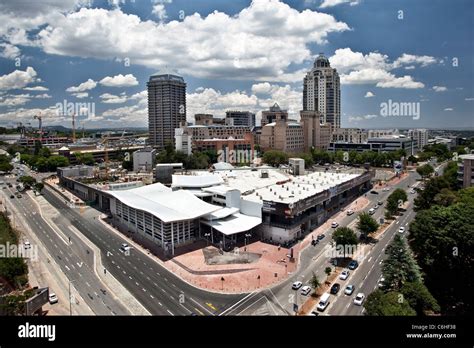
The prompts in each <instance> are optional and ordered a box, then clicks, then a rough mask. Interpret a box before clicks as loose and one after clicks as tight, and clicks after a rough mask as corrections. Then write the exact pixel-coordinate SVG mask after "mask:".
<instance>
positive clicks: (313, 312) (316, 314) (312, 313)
mask: <svg viewBox="0 0 474 348" xmlns="http://www.w3.org/2000/svg"><path fill="white" fill-rule="evenodd" d="M311 315H313V316H315V317H317V316H318V315H319V313H318V312H315V311H312V312H311Z"/></svg>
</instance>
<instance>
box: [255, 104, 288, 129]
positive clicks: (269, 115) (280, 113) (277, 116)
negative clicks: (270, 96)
mask: <svg viewBox="0 0 474 348" xmlns="http://www.w3.org/2000/svg"><path fill="white" fill-rule="evenodd" d="M278 120H283V121H287V120H288V111H286V110H282V109H281V108H280V106H279V105H278V104H277V103H275V104H273V106H271V107H270V109H269V110H265V111H262V121H261V125H262V127H263V126H265V125H267V124H269V123H272V122H275V121H278Z"/></svg>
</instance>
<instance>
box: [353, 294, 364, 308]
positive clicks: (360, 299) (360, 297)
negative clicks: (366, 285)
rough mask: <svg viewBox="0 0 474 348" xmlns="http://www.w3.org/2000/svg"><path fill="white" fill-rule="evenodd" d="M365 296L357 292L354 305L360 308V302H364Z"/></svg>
mask: <svg viewBox="0 0 474 348" xmlns="http://www.w3.org/2000/svg"><path fill="white" fill-rule="evenodd" d="M364 299H365V295H364V294H363V293H362V292H359V293H358V294H357V295H356V297H355V299H354V304H355V305H357V306H362V302H364Z"/></svg>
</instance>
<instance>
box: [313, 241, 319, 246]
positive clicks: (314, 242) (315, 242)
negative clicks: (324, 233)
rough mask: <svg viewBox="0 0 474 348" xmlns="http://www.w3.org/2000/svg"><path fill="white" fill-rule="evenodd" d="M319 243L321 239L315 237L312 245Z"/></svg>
mask: <svg viewBox="0 0 474 348" xmlns="http://www.w3.org/2000/svg"><path fill="white" fill-rule="evenodd" d="M318 243H319V240H318V239H313V240H312V241H311V245H312V246H315V245H316V244H318Z"/></svg>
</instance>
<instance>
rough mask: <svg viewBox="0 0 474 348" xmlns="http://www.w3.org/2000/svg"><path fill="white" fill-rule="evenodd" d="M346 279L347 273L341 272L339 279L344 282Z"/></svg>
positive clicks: (346, 271)
mask: <svg viewBox="0 0 474 348" xmlns="http://www.w3.org/2000/svg"><path fill="white" fill-rule="evenodd" d="M348 277H349V271H348V270H344V271H342V273H341V275H340V276H339V279H341V280H346V279H347V278H348Z"/></svg>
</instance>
